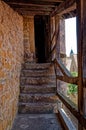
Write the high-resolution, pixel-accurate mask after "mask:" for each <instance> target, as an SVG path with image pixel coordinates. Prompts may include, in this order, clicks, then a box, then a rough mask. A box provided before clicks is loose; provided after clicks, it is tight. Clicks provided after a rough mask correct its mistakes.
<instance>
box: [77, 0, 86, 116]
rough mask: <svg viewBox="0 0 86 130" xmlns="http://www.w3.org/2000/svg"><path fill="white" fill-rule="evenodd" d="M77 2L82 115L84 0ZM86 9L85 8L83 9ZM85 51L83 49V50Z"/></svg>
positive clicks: (79, 84)
mask: <svg viewBox="0 0 86 130" xmlns="http://www.w3.org/2000/svg"><path fill="white" fill-rule="evenodd" d="M76 2H77V42H78V43H77V47H78V77H79V83H78V110H79V112H80V113H81V114H82V113H83V65H82V64H83V55H82V53H83V52H82V51H83V30H84V26H83V20H84V19H83V8H84V7H83V2H86V0H76ZM85 9H86V7H85ZM84 49H85V48H84Z"/></svg>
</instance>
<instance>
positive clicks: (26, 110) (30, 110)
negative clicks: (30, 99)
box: [18, 105, 56, 114]
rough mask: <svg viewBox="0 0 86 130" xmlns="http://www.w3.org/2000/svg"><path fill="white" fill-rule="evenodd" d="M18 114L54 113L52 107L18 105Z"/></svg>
mask: <svg viewBox="0 0 86 130" xmlns="http://www.w3.org/2000/svg"><path fill="white" fill-rule="evenodd" d="M18 112H19V113H21V114H49V113H56V111H55V110H54V106H51V105H50V106H49V105H48V106H41V107H40V106H34V107H32V106H28V105H19V110H18Z"/></svg>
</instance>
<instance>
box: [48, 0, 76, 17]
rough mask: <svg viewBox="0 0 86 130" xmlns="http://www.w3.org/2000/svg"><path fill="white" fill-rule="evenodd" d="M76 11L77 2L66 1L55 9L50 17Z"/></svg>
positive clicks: (73, 0) (72, 0)
mask: <svg viewBox="0 0 86 130" xmlns="http://www.w3.org/2000/svg"><path fill="white" fill-rule="evenodd" d="M75 9H76V0H66V1H65V2H63V3H61V4H60V5H59V6H58V7H56V8H55V10H54V11H52V13H51V14H50V16H52V17H53V16H55V15H56V14H58V15H63V14H66V13H68V12H70V11H73V10H75Z"/></svg>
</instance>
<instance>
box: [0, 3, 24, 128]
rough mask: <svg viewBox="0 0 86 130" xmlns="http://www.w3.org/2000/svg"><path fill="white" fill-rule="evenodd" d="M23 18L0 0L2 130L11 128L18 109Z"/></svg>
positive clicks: (0, 120) (0, 123)
mask: <svg viewBox="0 0 86 130" xmlns="http://www.w3.org/2000/svg"><path fill="white" fill-rule="evenodd" d="M23 52H24V49H23V18H22V16H19V15H18V13H16V12H14V11H13V10H12V9H11V8H10V7H9V6H8V5H7V4H5V3H4V2H2V1H0V130H10V129H11V125H12V122H13V119H14V117H15V114H16V111H17V103H18V95H19V80H20V78H19V77H20V71H21V63H22V62H23Z"/></svg>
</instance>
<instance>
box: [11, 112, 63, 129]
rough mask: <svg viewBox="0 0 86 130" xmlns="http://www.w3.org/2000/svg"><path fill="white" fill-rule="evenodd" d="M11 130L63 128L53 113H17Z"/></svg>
mask: <svg viewBox="0 0 86 130" xmlns="http://www.w3.org/2000/svg"><path fill="white" fill-rule="evenodd" d="M11 130H63V129H62V127H61V125H60V122H59V120H58V118H57V117H56V115H55V114H18V115H17V116H16V118H15V120H14V123H13V128H12V129H11Z"/></svg>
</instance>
